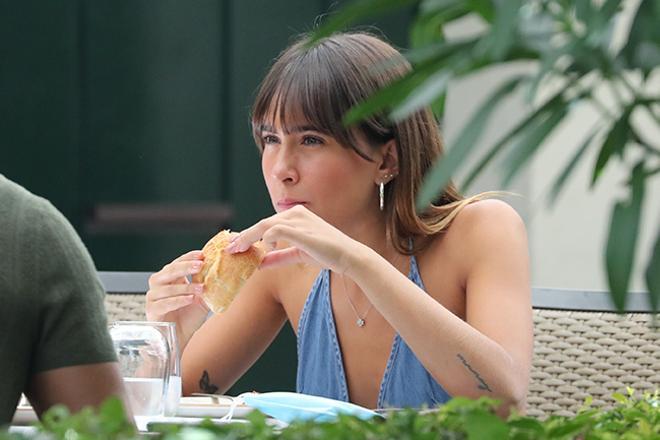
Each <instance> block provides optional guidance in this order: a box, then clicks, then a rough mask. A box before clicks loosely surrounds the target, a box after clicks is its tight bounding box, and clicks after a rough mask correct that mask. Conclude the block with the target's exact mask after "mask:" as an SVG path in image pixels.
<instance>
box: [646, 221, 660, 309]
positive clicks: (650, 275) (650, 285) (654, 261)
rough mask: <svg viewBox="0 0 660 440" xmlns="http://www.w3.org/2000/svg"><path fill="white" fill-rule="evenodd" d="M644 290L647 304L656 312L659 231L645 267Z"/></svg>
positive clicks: (659, 275) (659, 273)
mask: <svg viewBox="0 0 660 440" xmlns="http://www.w3.org/2000/svg"><path fill="white" fill-rule="evenodd" d="M645 278H646V288H647V289H649V302H650V303H651V307H652V308H653V311H655V312H657V311H658V304H659V303H660V231H658V236H657V237H656V238H655V245H654V246H653V253H652V254H651V259H650V260H649V265H648V266H647V267H646V274H645Z"/></svg>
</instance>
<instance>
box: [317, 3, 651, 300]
mask: <svg viewBox="0 0 660 440" xmlns="http://www.w3.org/2000/svg"><path fill="white" fill-rule="evenodd" d="M411 5H412V6H415V7H416V8H417V15H416V19H415V21H414V23H413V24H412V26H411V29H410V43H411V48H410V50H409V51H407V52H406V53H405V56H406V58H407V59H408V60H409V61H410V62H411V64H412V65H413V70H412V71H411V72H410V73H409V74H408V75H407V76H405V77H404V78H402V79H400V80H399V81H396V82H394V83H393V84H391V85H390V86H389V87H387V88H385V89H383V90H381V91H379V92H377V93H376V94H375V95H374V96H372V97H371V98H370V99H368V100H367V101H365V102H364V103H362V104H360V105H358V106H356V107H354V108H353V109H351V110H350V111H349V112H348V114H347V115H346V116H345V121H344V122H345V123H346V124H352V123H355V122H357V121H359V120H360V119H362V118H364V117H367V116H368V115H371V114H374V113H377V112H386V113H387V114H389V117H390V118H391V119H392V120H399V119H402V118H405V117H406V116H407V115H409V114H411V113H413V112H415V111H416V110H418V109H420V108H421V107H424V106H431V108H432V109H433V111H434V112H435V114H436V116H438V117H441V116H442V113H443V110H444V102H445V96H446V93H447V87H448V84H449V82H450V80H454V79H457V78H462V77H466V76H468V75H471V74H474V73H477V72H481V71H483V70H485V69H489V68H493V67H495V66H501V65H504V64H510V63H519V62H530V61H531V62H534V65H535V67H534V68H533V69H532V71H529V70H527V73H519V74H517V75H516V76H514V77H513V78H510V79H509V80H507V81H506V82H505V83H504V84H503V85H501V86H500V87H499V88H497V89H496V90H494V91H493V93H492V94H491V95H490V96H489V97H488V99H486V100H485V101H484V103H483V104H482V105H481V106H480V107H479V108H478V109H477V110H476V111H475V112H474V114H473V115H472V116H471V119H470V120H469V121H468V122H467V123H466V124H465V126H464V127H463V128H462V130H461V131H460V133H459V135H458V136H457V138H456V140H455V141H454V142H453V145H450V146H449V148H448V151H447V153H446V155H445V156H444V157H443V159H442V160H441V161H439V162H438V163H436V164H435V166H434V167H433V169H432V170H431V171H430V173H429V174H428V175H427V176H426V179H425V183H424V185H423V188H422V190H421V192H420V194H419V196H418V200H417V206H418V209H421V208H423V207H425V206H428V203H429V202H431V201H432V200H433V199H434V198H435V197H436V196H437V195H438V194H439V193H440V192H441V190H442V188H444V186H445V185H446V184H447V182H448V181H449V179H450V177H451V176H452V175H453V174H454V173H455V171H456V170H457V169H458V168H459V167H460V166H461V165H462V164H464V163H466V161H467V159H469V158H470V157H471V156H473V155H474V154H475V151H474V147H475V146H476V145H477V141H478V140H479V138H480V137H481V134H482V132H483V131H484V128H485V127H486V125H487V123H488V121H489V119H490V117H491V115H492V114H493V113H494V112H495V111H496V109H497V108H498V106H499V105H500V104H501V102H502V101H503V100H504V99H506V98H507V96H509V95H510V94H511V93H514V92H516V91H517V90H519V89H521V88H522V89H523V90H524V91H525V96H526V97H527V99H528V101H529V102H530V103H531V104H533V105H534V110H533V111H532V112H531V113H530V114H529V115H527V116H526V117H525V118H523V120H522V121H520V122H519V123H518V124H516V125H515V126H514V127H513V128H512V129H510V130H509V131H508V132H507V133H505V134H504V135H503V136H502V137H501V138H499V139H498V140H497V141H496V142H495V144H494V145H492V146H490V149H489V150H488V151H487V152H486V154H484V155H483V156H482V157H481V158H480V159H479V160H478V161H477V163H476V165H475V166H474V167H473V168H472V169H471V170H470V171H469V173H468V175H467V178H466V180H465V182H462V184H461V185H459V187H461V188H462V189H467V188H469V186H470V184H471V183H473V182H474V180H475V178H476V177H477V176H478V175H479V174H480V173H481V172H482V171H483V170H484V168H485V167H486V166H487V165H488V164H489V163H491V162H492V160H493V159H494V158H495V157H497V156H500V155H503V154H506V155H507V156H506V162H505V164H506V170H505V173H504V178H503V182H502V184H503V185H504V186H506V185H508V184H509V183H510V182H511V180H512V179H513V178H514V177H515V176H516V175H517V173H518V172H519V171H520V170H521V169H522V168H523V166H524V165H525V164H527V163H528V162H529V160H530V159H531V158H532V157H533V156H534V154H535V153H537V152H538V151H539V149H540V148H541V146H542V145H543V143H544V140H545V139H546V138H547V137H548V136H550V135H551V133H553V131H554V130H556V129H557V127H558V126H559V125H560V124H561V122H562V121H563V120H565V119H566V118H568V117H570V116H571V115H572V114H573V112H574V111H575V110H576V109H577V108H580V107H585V106H588V107H592V108H594V109H595V110H596V111H597V112H599V116H600V118H599V120H598V122H597V123H596V124H595V126H593V127H584V133H583V137H582V141H581V142H580V144H579V145H578V146H577V147H576V149H575V152H574V154H573V157H572V158H571V159H570V161H568V163H567V164H566V165H565V167H564V169H563V170H561V172H559V173H558V175H557V178H556V181H555V183H554V186H553V188H552V190H551V191H550V193H549V197H548V199H549V204H550V205H552V204H554V202H555V201H556V200H557V197H558V196H559V194H560V193H561V190H562V188H563V187H564V185H565V183H566V181H567V180H568V178H569V177H570V175H571V174H572V173H573V172H574V170H575V169H576V166H577V164H578V163H580V161H581V160H583V159H584V157H585V153H586V152H587V151H589V150H591V149H597V150H598V151H599V152H598V155H597V160H596V162H595V164H594V166H593V171H592V178H591V187H592V188H593V187H594V185H596V184H597V183H598V180H599V178H600V177H601V176H602V174H603V170H604V169H605V168H606V166H607V165H608V163H610V162H611V161H612V160H613V159H618V161H620V162H621V163H622V164H623V167H625V168H626V169H627V173H628V176H629V177H628V179H627V181H626V182H624V185H625V186H626V187H627V192H628V195H627V197H626V198H625V199H623V200H616V201H614V203H613V207H612V214H611V219H610V227H609V234H608V238H607V244H606V246H605V252H604V254H605V259H604V260H605V268H606V272H607V275H608V281H609V288H610V294H611V298H612V301H613V303H614V304H615V305H616V307H617V309H618V310H624V307H625V302H626V297H627V293H628V286H629V284H630V283H629V282H630V276H631V272H632V268H633V267H634V264H635V250H636V247H637V238H638V235H639V228H640V219H641V216H642V206H643V202H644V199H645V195H646V194H645V188H646V187H647V186H648V182H649V181H650V179H652V178H657V177H658V174H659V173H660V143H659V142H658V139H650V138H649V135H648V133H644V132H642V131H641V130H640V129H639V127H638V126H637V124H636V123H635V117H638V116H640V115H642V114H644V115H643V117H646V118H647V119H649V120H650V121H652V124H655V125H656V126H657V128H658V129H660V90H658V89H657V88H656V89H654V90H652V89H651V82H652V81H654V80H655V84H656V85H657V84H658V80H659V79H660V78H658V75H659V74H660V68H658V66H659V65H660V1H659V0H641V1H640V2H639V4H638V6H637V9H636V11H633V12H634V17H633V19H632V22H631V24H630V26H629V27H628V28H627V29H623V28H622V27H623V25H625V23H624V22H623V21H622V20H620V17H621V10H622V2H621V1H619V0H600V1H596V0H584V1H569V0H528V1H522V0H356V1H353V2H351V3H349V4H347V5H346V6H345V7H343V8H342V9H340V10H339V11H338V12H337V13H336V14H334V15H332V16H330V17H329V18H328V19H327V20H326V22H325V23H324V24H323V25H322V26H320V27H319V28H318V29H317V31H316V32H315V33H314V36H313V41H312V43H313V42H315V41H318V40H319V39H320V38H323V37H325V36H328V35H330V34H332V33H333V32H335V31H338V30H342V29H344V28H345V27H347V26H350V25H351V24H353V23H355V22H357V21H358V20H362V19H364V18H366V17H372V16H375V15H377V14H382V13H385V12H390V11H393V10H397V9H400V8H404V7H410V6H411ZM467 16H472V17H478V18H479V19H480V20H481V22H483V23H484V24H485V26H484V28H485V30H483V31H482V32H479V33H477V34H476V35H472V36H469V37H464V38H458V39H446V38H445V27H446V26H448V25H451V24H454V23H456V22H457V20H461V19H463V18H465V17H467ZM616 26H619V27H621V29H618V30H619V31H620V32H621V34H622V35H623V37H624V38H623V41H624V44H617V41H618V40H615V39H614V38H613V35H614V34H615V32H614V29H615V27H616ZM548 83H551V84H553V85H554V86H553V87H552V90H554V92H553V93H552V94H551V96H549V97H547V96H546V95H547V90H542V87H541V85H542V84H548ZM604 92H607V93H609V94H611V95H612V97H613V100H614V104H612V105H610V104H607V105H606V104H605V103H603V102H602V98H601V97H602V95H603V93H604ZM539 102H540V104H539ZM655 132H656V133H657V130H655ZM656 197H657V195H656ZM655 227H656V229H657V231H656V238H655V244H654V247H653V251H652V255H651V257H650V259H649V260H648V261H647V262H646V272H645V278H646V286H647V288H648V291H649V299H650V303H651V306H652V307H653V309H654V310H658V299H659V298H660V227H658V225H655Z"/></svg>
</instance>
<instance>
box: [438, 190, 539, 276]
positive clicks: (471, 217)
mask: <svg viewBox="0 0 660 440" xmlns="http://www.w3.org/2000/svg"><path fill="white" fill-rule="evenodd" d="M526 237H527V235H526V231H525V224H524V222H523V220H522V218H521V217H520V215H519V214H518V213H517V212H516V210H515V209H514V208H513V207H512V206H511V205H509V204H508V203H506V202H504V201H502V200H497V199H485V200H479V201H476V202H473V203H470V204H469V205H466V206H465V207H463V209H461V211H460V212H459V213H458V214H457V215H456V217H455V218H454V219H453V220H452V222H451V224H450V225H449V227H448V228H447V229H446V230H445V231H444V232H442V233H440V234H438V235H437V236H436V237H435V238H434V240H433V241H432V245H431V246H429V249H428V253H430V254H431V255H429V257H430V258H431V259H434V257H437V258H441V259H443V260H446V259H447V258H451V259H452V260H454V261H458V262H462V263H464V264H471V263H473V262H475V261H477V260H478V259H479V257H480V256H484V255H488V254H491V253H493V252H494V253H497V252H498V250H503V249H506V248H507V247H509V246H510V245H512V244H514V243H523V242H524V243H525V246H526V239H527V238H526Z"/></svg>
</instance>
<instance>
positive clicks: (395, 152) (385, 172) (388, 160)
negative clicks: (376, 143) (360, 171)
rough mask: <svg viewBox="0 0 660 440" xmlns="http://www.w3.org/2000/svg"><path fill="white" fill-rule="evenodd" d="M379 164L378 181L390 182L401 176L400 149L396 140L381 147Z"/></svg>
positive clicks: (391, 140)
mask: <svg viewBox="0 0 660 440" xmlns="http://www.w3.org/2000/svg"><path fill="white" fill-rule="evenodd" d="M380 153H381V154H380V163H379V164H378V177H377V179H378V181H377V182H376V183H380V182H385V183H387V182H389V181H390V180H392V179H393V178H394V177H396V176H397V174H399V149H398V148H397V143H396V140H395V139H390V140H389V141H387V142H385V143H384V144H383V145H382V146H381V150H380Z"/></svg>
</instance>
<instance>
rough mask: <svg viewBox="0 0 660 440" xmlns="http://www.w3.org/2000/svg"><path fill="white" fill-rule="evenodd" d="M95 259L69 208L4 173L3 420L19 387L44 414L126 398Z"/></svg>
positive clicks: (0, 200) (0, 192) (0, 248)
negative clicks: (71, 219) (69, 218)
mask: <svg viewBox="0 0 660 440" xmlns="http://www.w3.org/2000/svg"><path fill="white" fill-rule="evenodd" d="M104 294H105V293H104V291H103V287H102V286H101V284H100V282H99V280H98V277H97V275H96V270H95V268H94V264H93V262H92V260H91V258H90V256H89V254H88V252H87V250H86V249H85V247H84V245H83V243H82V242H81V240H80V238H79V237H78V235H77V234H76V232H75V231H74V229H73V228H72V226H71V225H70V224H69V222H68V221H67V220H66V219H65V218H64V216H63V215H62V214H61V213H60V212H59V211H58V210H57V209H56V208H55V207H53V205H51V204H50V203H49V202H48V201H46V200H45V199H43V198H41V197H37V196H35V195H33V194H31V193H30V192H28V191H27V190H26V189H24V188H22V187H21V186H19V185H17V184H15V183H13V182H11V181H10V180H8V179H7V178H5V177H4V176H3V175H2V174H0V426H2V425H6V424H8V423H10V422H11V420H12V417H13V414H14V412H15V410H16V406H17V403H18V401H19V398H20V395H21V393H25V395H26V396H27V397H28V399H29V400H30V403H31V404H32V406H33V407H34V409H35V411H36V413H37V414H38V415H41V413H42V412H43V411H45V410H46V409H48V408H49V407H50V406H52V405H54V404H57V403H62V404H65V405H67V406H68V407H69V408H70V409H71V410H72V411H76V410H78V409H80V408H82V407H83V406H86V405H98V404H100V403H101V402H102V401H103V400H105V399H106V398H107V397H108V396H110V395H116V396H119V397H120V398H122V399H123V400H124V402H126V399H125V394H124V389H123V383H122V379H121V376H120V374H119V368H118V364H117V359H116V355H115V352H114V349H113V346H112V341H111V339H110V336H109V334H108V330H107V324H106V316H105V310H104V306H103V297H104Z"/></svg>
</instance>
